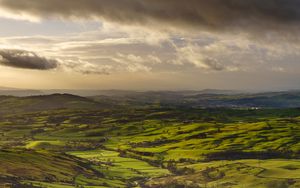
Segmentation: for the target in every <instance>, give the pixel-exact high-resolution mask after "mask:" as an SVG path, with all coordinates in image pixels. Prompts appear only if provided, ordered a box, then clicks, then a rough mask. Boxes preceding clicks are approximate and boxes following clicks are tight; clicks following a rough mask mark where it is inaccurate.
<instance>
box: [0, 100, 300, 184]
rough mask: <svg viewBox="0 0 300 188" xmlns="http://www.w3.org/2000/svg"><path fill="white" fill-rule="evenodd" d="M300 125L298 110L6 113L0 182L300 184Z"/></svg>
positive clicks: (0, 123)
mask: <svg viewBox="0 0 300 188" xmlns="http://www.w3.org/2000/svg"><path fill="white" fill-rule="evenodd" d="M12 102H13V101H12ZM72 105H76V104H73V103H72ZM299 125H300V110H298V109H285V110H283V109H277V110H274V109H261V110H248V109H207V110H205V109H180V108H174V109H172V108H170V109H165V108H160V107H153V108H150V107H149V108H142V109H135V108H132V109H126V110H124V109H122V110H121V109H113V110H109V109H103V110H77V109H76V110H53V111H51V110H50V111H43V112H31V113H27V114H24V113H20V114H18V113H17V114H14V115H9V114H8V115H3V116H1V117H0V136H1V137H0V149H1V150H0V186H1V184H2V183H11V184H16V185H17V184H30V185H32V186H35V187H50V188H52V187H62V188H64V187H66V188H67V187H74V186H77V187H147V188H148V187H149V188H155V187H172V186H173V187H174V186H176V185H177V186H179V187H180V186H186V187H236V188H241V187H249V188H253V187H262V188H273V187H275V188H276V187H291V188H293V187H299V186H300V177H299V174H300V161H299V152H300V144H299V140H300V126H299ZM262 158H263V160H262Z"/></svg>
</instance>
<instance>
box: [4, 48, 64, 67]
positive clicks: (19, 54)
mask: <svg viewBox="0 0 300 188" xmlns="http://www.w3.org/2000/svg"><path fill="white" fill-rule="evenodd" d="M0 65H4V66H9V67H14V68H22V69H35V70H50V69H55V68H57V66H58V62H57V61H56V60H53V59H47V58H44V57H41V56H38V55H37V54H35V53H34V52H28V51H25V50H0Z"/></svg>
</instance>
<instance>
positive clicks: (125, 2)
mask: <svg viewBox="0 0 300 188" xmlns="http://www.w3.org/2000/svg"><path fill="white" fill-rule="evenodd" d="M0 6H1V7H3V8H7V9H9V10H11V11H14V12H16V13H20V12H22V13H24V12H26V13H29V14H31V15H35V16H39V17H43V18H49V17H60V18H83V19H85V18H87V19H89V18H96V19H97V18H99V19H102V18H104V19H106V20H110V21H115V22H120V23H126V24H149V23H156V24H157V23H165V25H163V26H169V27H177V28H178V27H181V28H187V27H191V28H196V29H197V28H205V29H212V30H217V31H218V30H223V29H248V30H249V29H254V30H255V31H257V30H260V29H271V30H276V29H279V28H282V29H287V28H286V26H292V27H295V26H297V25H298V24H299V21H300V1H299V0H51V1H49V0H16V1H12V0H0ZM161 27H162V25H161Z"/></svg>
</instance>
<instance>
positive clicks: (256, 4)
mask: <svg viewBox="0 0 300 188" xmlns="http://www.w3.org/2000/svg"><path fill="white" fill-rule="evenodd" d="M0 26H1V29H0V86H4V87H14V88H30V89H97V90H98V89H123V90H199V89H207V88H209V89H234V90H259V91H267V90H292V89H300V85H299V83H300V62H299V61H300V50H299V48H300V32H299V29H300V1H298V0H264V1H262V0H243V1H241V0H209V1H207V0H185V1H182V0H63V1H62V0H51V1H49V0H14V1H12V0H0Z"/></svg>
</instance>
